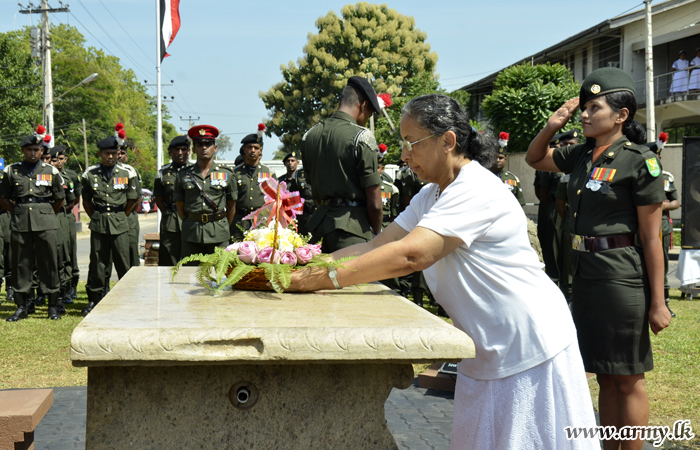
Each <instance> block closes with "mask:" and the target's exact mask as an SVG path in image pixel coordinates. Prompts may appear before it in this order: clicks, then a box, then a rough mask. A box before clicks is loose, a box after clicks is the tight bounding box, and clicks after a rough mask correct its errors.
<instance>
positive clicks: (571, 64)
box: [569, 55, 576, 78]
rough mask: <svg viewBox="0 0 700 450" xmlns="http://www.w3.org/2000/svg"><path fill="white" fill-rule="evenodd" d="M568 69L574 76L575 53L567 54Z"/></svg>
mask: <svg viewBox="0 0 700 450" xmlns="http://www.w3.org/2000/svg"><path fill="white" fill-rule="evenodd" d="M569 70H570V71H571V76H573V77H574V78H576V55H569Z"/></svg>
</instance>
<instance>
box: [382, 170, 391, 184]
mask: <svg viewBox="0 0 700 450" xmlns="http://www.w3.org/2000/svg"><path fill="white" fill-rule="evenodd" d="M379 177H380V178H381V179H382V180H384V181H386V182H387V183H391V184H394V179H393V178H391V175H389V174H388V173H386V171H382V173H380V174H379Z"/></svg>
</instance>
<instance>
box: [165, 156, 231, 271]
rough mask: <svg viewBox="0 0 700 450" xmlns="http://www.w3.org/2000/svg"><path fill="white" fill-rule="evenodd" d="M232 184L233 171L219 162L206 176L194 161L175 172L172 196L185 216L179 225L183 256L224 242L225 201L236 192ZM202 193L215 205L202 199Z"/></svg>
mask: <svg viewBox="0 0 700 450" xmlns="http://www.w3.org/2000/svg"><path fill="white" fill-rule="evenodd" d="M234 183H235V177H234V174H233V172H231V169H229V168H228V167H227V166H225V165H223V164H216V163H214V164H212V166H211V168H210V169H209V173H208V174H207V176H206V178H205V177H203V176H202V170H201V169H200V168H199V166H198V165H197V164H194V165H192V166H189V167H188V168H186V169H183V170H180V171H179V172H178V173H177V177H176V180H175V192H174V198H175V201H176V202H183V203H184V206H185V217H184V219H182V224H181V225H182V232H181V237H182V249H181V251H182V257H183V258H184V257H186V256H189V255H193V254H197V253H203V254H206V253H212V252H213V251H214V248H215V247H226V246H227V245H228V243H229V239H230V231H229V223H228V220H227V218H226V202H227V201H234V200H236V198H237V195H238V191H237V189H236V187H235V184H234ZM197 185H199V186H200V187H201V189H202V191H200V188H199V187H198V186H197ZM202 192H204V193H205V194H206V195H207V196H208V197H209V198H210V199H211V201H212V202H213V203H214V205H215V206H216V208H213V207H212V205H209V203H208V202H207V201H205V200H204V197H203V195H202Z"/></svg>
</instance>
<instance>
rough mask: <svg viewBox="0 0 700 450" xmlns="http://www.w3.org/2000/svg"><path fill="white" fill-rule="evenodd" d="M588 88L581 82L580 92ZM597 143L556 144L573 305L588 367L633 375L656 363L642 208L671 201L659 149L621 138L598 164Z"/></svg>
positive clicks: (582, 353) (580, 342) (579, 337)
mask: <svg viewBox="0 0 700 450" xmlns="http://www.w3.org/2000/svg"><path fill="white" fill-rule="evenodd" d="M583 89H584V88H583V87H582V90H583ZM594 145H595V144H594V143H590V144H583V145H576V146H572V147H565V148H560V149H555V150H554V155H553V156H554V162H555V163H556V165H557V167H559V169H560V170H562V171H563V172H565V173H570V174H571V178H570V180H569V183H568V197H569V204H570V208H571V217H570V219H571V223H570V227H571V233H572V235H573V237H572V248H573V254H572V263H573V303H572V315H573V317H574V321H575V323H576V329H577V333H578V342H579V346H580V348H581V355H582V356H583V361H584V366H585V369H586V371H587V372H593V373H600V374H617V375H632V374H639V373H642V372H645V371H648V370H651V369H652V367H653V359H652V354H651V344H650V341H649V317H648V315H649V307H650V301H651V295H650V290H649V281H648V277H647V273H646V266H645V261H644V255H643V253H642V247H641V246H640V245H637V244H636V243H635V235H636V233H637V232H638V229H639V223H638V218H637V207H638V206H644V205H651V204H655V203H660V202H662V201H663V200H664V199H665V195H664V191H663V177H660V176H659V175H660V174H661V169H660V165H659V161H658V159H657V158H656V155H655V154H654V153H653V152H651V151H650V150H649V149H648V148H647V147H645V146H640V145H635V144H632V143H630V142H629V141H628V140H627V138H626V137H624V136H623V137H621V138H620V139H618V140H617V141H615V142H614V143H613V144H612V145H611V146H610V147H609V148H607V149H606V150H605V151H604V152H603V154H602V155H601V156H600V157H599V158H598V159H597V160H596V161H595V163H593V162H592V154H593V148H594Z"/></svg>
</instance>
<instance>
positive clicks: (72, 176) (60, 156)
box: [51, 145, 81, 303]
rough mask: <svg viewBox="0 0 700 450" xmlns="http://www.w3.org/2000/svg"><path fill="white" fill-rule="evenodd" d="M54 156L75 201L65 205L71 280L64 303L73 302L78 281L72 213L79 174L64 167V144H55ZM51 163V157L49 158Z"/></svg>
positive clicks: (76, 201)
mask: <svg viewBox="0 0 700 450" xmlns="http://www.w3.org/2000/svg"><path fill="white" fill-rule="evenodd" d="M55 148H56V156H57V160H56V163H55V164H54V167H56V169H58V171H59V172H60V174H61V176H62V177H63V181H65V182H66V183H67V184H68V187H69V188H70V190H71V191H72V193H73V195H74V196H75V201H74V202H73V203H72V205H66V206H65V208H66V211H67V214H66V217H67V219H68V224H69V225H68V231H69V237H70V248H69V252H70V253H69V255H68V258H69V259H70V263H71V268H70V273H71V281H70V287H69V292H68V295H66V297H65V298H64V300H63V302H64V303H73V299H75V297H76V296H77V292H76V289H77V287H78V281H80V269H79V268H78V244H77V235H76V231H75V224H76V222H77V220H76V218H75V214H73V208H74V207H75V205H79V204H80V192H81V184H80V175H78V174H77V173H76V172H74V171H72V170H71V169H69V168H67V167H66V162H68V157H67V156H66V147H65V145H57V146H56V147H55ZM51 162H52V164H53V159H52V160H51Z"/></svg>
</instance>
